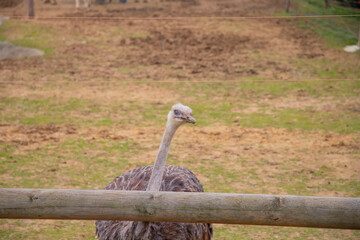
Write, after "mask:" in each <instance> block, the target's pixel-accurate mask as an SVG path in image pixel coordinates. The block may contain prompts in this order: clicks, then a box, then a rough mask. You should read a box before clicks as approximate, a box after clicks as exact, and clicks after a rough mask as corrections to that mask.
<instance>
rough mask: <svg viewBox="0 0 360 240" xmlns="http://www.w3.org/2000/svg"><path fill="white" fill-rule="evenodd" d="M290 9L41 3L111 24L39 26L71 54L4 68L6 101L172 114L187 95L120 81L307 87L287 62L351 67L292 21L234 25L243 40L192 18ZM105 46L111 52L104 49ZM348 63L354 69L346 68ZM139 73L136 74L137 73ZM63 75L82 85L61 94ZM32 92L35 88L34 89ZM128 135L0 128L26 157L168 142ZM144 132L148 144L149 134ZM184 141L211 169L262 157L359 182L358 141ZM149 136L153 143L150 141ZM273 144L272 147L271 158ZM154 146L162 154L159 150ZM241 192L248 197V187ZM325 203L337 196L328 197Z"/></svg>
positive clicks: (268, 137) (219, 132) (204, 133)
mask: <svg viewBox="0 0 360 240" xmlns="http://www.w3.org/2000/svg"><path fill="white" fill-rule="evenodd" d="M65 3H66V1H65ZM282 4H283V2H282V1H266V3H264V1H259V0H258V1H242V2H241V3H240V2H235V1H221V2H220V1H217V2H216V1H211V4H210V3H209V2H205V1H197V2H196V3H194V2H192V1H190V2H186V3H184V2H176V1H175V2H171V3H166V4H161V3H159V2H153V3H149V4H143V7H140V8H139V7H138V5H137V8H136V9H134V5H132V4H129V5H127V6H126V7H123V8H121V9H120V10H119V8H118V7H116V8H115V7H114V6H112V5H109V6H107V7H102V6H94V7H93V8H92V9H91V10H90V11H85V10H75V9H74V8H72V6H70V5H66V4H63V5H61V8H58V7H56V6H46V7H44V6H43V5H40V3H38V5H37V6H38V8H37V13H38V15H37V16H38V17H52V16H58V17H64V18H66V17H89V18H92V19H94V18H96V17H109V19H107V20H106V22H101V21H100V20H99V21H97V20H89V19H87V20H70V21H69V20H66V19H63V20H61V21H60V20H58V21H57V20H51V19H48V20H44V19H39V20H35V21H38V23H39V24H43V25H44V26H51V28H53V29H54V30H55V31H61V32H62V36H63V37H62V44H59V45H58V46H57V47H56V52H55V53H54V54H53V55H54V56H50V57H47V58H31V59H26V60H24V61H16V60H6V61H2V62H0V70H1V75H2V79H6V81H5V82H6V83H7V84H5V85H3V88H2V89H1V92H2V95H3V96H6V97H28V98H31V97H34V96H35V98H39V97H40V98H44V97H57V98H60V99H70V98H83V99H92V100H101V101H102V102H105V103H106V102H109V103H110V102H116V101H121V100H129V101H137V102H138V103H140V104H141V103H146V102H153V101H154V99H159V101H158V102H159V103H161V104H171V103H173V102H175V101H177V99H179V97H180V94H178V93H176V92H175V91H163V88H161V87H158V86H156V85H137V84H136V83H135V84H127V85H120V86H119V85H117V84H116V80H117V79H127V78H131V79H135V80H136V79H139V80H143V79H148V80H155V81H156V80H166V81H178V80H185V81H186V80H189V79H197V80H202V79H206V80H208V79H224V80H229V79H235V78H239V77H241V76H256V75H262V76H264V77H266V78H269V79H294V78H299V77H301V76H297V75H296V74H294V73H293V71H294V70H293V69H292V66H291V64H290V63H289V62H288V60H289V59H291V57H292V56H294V55H296V56H303V57H304V58H309V59H313V58H319V59H325V58H327V59H334V58H339V59H340V61H341V58H345V57H348V55H346V56H345V55H339V54H338V52H337V51H336V50H331V49H325V48H324V47H323V46H322V45H321V41H320V40H319V38H318V37H316V36H315V35H313V34H310V33H306V34H304V33H303V32H300V31H298V30H297V29H296V27H295V25H291V24H289V22H291V21H293V20H276V19H275V20H269V21H261V20H256V19H242V20H239V22H238V23H235V26H239V29H240V30H237V31H238V32H236V31H235V32H234V29H233V27H231V26H233V25H229V24H228V23H229V22H230V23H231V24H234V22H233V20H224V21H220V23H219V21H215V20H214V21H211V20H206V21H205V20H202V19H201V18H199V19H195V20H194V19H191V17H192V16H196V17H203V16H259V14H260V15H270V14H271V13H273V11H275V10H276V9H278V7H279V6H282ZM11 11H12V12H11ZM11 11H10V10H9V12H8V13H13V14H14V15H16V14H19V13H21V11H22V10H21V9H20V10H19V8H17V9H15V10H14V9H13V10H11ZM176 16H181V17H184V16H189V18H188V19H187V18H184V19H182V20H181V21H173V20H167V21H161V20H159V21H148V20H144V19H143V20H140V19H137V18H146V17H164V18H166V17H176ZM119 17H120V18H122V17H132V18H134V19H131V20H122V21H119V20H114V19H112V18H119ZM194 21H195V22H194ZM103 24H105V26H106V27H109V32H107V33H105V32H104V31H101V30H99V29H101V28H103V27H104V26H102V25H103ZM236 24H238V25H236ZM244 25H246V27H244ZM114 27H119V29H118V31H120V32H121V33H122V34H119V32H116V31H117V30H116V29H115V30H114ZM202 29H207V31H201V30H202ZM257 29H261V31H256V30H257ZM74 32H79V33H81V34H82V36H87V37H86V38H87V39H86V42H85V43H84V42H82V41H83V39H79V38H77V37H76V36H74V34H73V33H74ZM133 32H136V33H138V32H141V33H143V34H144V36H145V37H144V36H141V35H140V36H136V35H134V34H133ZM104 44H105V45H108V46H111V47H109V48H104V47H100V46H104ZM113 47H116V48H117V50H116V51H114V48H113ZM250 50H251V51H253V52H254V51H255V52H256V51H262V52H267V53H269V54H270V55H271V54H272V55H275V54H277V53H281V54H279V56H280V57H278V58H276V57H275V60H268V59H257V58H252V57H249V56H250V54H249V51H250ZM350 58H351V56H350ZM354 59H355V58H354ZM99 60H101V64H99V62H98V61H99ZM347 62H351V61H349V60H347ZM354 62H357V61H354ZM53 66H56V67H55V68H54V67H53ZM139 66H140V67H139ZM119 67H121V68H125V70H120V71H119ZM132 68H134V69H136V71H131V69H132ZM128 69H130V70H128ZM64 75H65V76H66V77H67V79H68V80H70V81H71V82H73V85H71V86H66V85H62V84H61V83H62V80H59V78H60V79H62V78H64ZM52 78H54V79H56V80H54V82H55V83H56V84H59V85H56V84H55V86H53V87H52V88H50V89H48V90H47V91H44V89H43V88H42V87H45V86H47V85H48V84H49V83H51V81H52ZM99 79H109V81H108V82H103V81H102V82H98V80H99ZM68 80H67V81H68ZM114 80H115V81H114ZM64 82H66V81H64ZM25 83H26V84H25ZM29 85H31V86H35V87H31V88H29ZM74 86H76V87H74ZM214 97H217V96H214ZM233 97H236V96H233ZM327 100H330V101H327ZM348 101H349V103H350V104H352V105H356V104H359V99H358V98H355V99H349V100H348ZM262 103H266V104H270V105H272V106H274V107H276V108H284V107H298V108H305V107H307V106H312V107H315V109H324V108H328V109H330V110H331V109H334V108H336V106H337V104H338V103H339V102H336V101H333V100H332V99H324V98H312V97H307V96H299V95H298V94H296V93H295V94H294V95H290V96H287V97H282V98H276V99H271V98H268V99H263V100H261V101H260V103H258V104H260V105H261V104H262ZM258 104H254V106H250V108H247V109H239V111H243V112H247V113H251V112H256V111H257V110H258ZM126 128H127V127H126V126H125V127H124V126H122V129H123V130H122V131H121V132H117V131H115V130H113V129H107V128H104V129H102V128H100V129H99V128H97V129H77V128H76V127H75V126H72V125H67V126H57V125H48V126H41V127H29V126H18V125H7V124H5V125H1V126H0V136H1V141H3V142H15V143H18V144H19V151H23V150H25V151H26V150H31V149H36V148H40V147H41V146H43V145H46V143H47V142H49V141H63V140H65V139H67V138H79V137H87V138H104V139H109V138H111V139H117V138H122V137H129V138H133V139H139V140H138V141H144V142H143V143H142V144H145V142H146V143H147V144H150V143H152V142H159V141H160V137H161V134H159V132H161V131H162V130H161V128H146V129H141V128H136V129H128V130H124V129H126ZM144 132H146V134H143V133H144ZM139 133H141V134H139ZM180 134H183V135H184V134H186V136H187V137H186V139H192V140H193V141H194V140H195V142H196V143H197V145H198V147H197V148H195V149H193V151H197V152H198V154H197V155H198V156H203V158H206V159H219V158H224V156H226V158H229V159H231V158H235V157H236V156H246V157H249V158H252V159H256V158H259V157H262V156H263V157H266V159H270V162H269V163H268V164H269V165H270V166H276V165H277V162H278V161H282V160H284V159H285V158H288V159H290V158H297V159H302V161H301V162H304V163H303V164H304V165H307V166H309V168H316V167H317V168H318V167H320V166H321V163H320V162H319V161H313V159H314V158H315V159H320V158H322V159H327V160H329V161H330V162H331V164H332V165H334V166H336V165H338V164H342V165H343V166H354V167H346V168H343V172H342V173H341V174H342V175H348V176H353V175H356V174H359V173H358V169H360V165H359V162H358V161H355V159H354V158H353V157H351V154H342V153H350V152H352V151H354V150H357V149H359V148H360V146H359V143H356V142H355V140H353V139H354V137H353V136H352V135H351V134H349V135H347V134H343V135H339V134H325V133H318V132H315V133H314V132H311V133H294V132H289V131H286V130H282V129H265V130H258V129H246V128H245V129H244V128H240V127H238V126H236V124H234V128H231V129H230V128H229V127H223V126H213V127H204V128H200V129H196V130H188V129H186V130H183V131H182V133H180ZM145 136H151V137H152V138H151V137H150V138H147V139H145ZM154 138H156V140H154ZM142 139H144V140H142ZM182 144H184V145H185V146H190V145H191V144H190V142H189V143H187V142H184V143H182ZM264 144H265V145H266V147H265V148H262V147H263V146H262V145H264ZM152 145H153V149H154V151H156V149H157V146H156V145H157V144H152ZM213 145H219V146H221V148H220V149H218V150H214V149H211V146H213ZM259 146H260V147H259ZM306 148H308V149H311V151H312V154H309V153H308V152H306V153H303V152H301V151H300V150H301V149H306ZM329 153H335V154H329ZM336 153H338V154H336ZM174 154H176V153H174ZM144 155H145V156H146V157H144ZM154 155H155V152H151V153H143V154H140V156H139V158H148V157H149V158H150V159H153V156H154ZM184 156H185V155H184ZM133 161H136V159H134V160H133ZM150 162H151V161H149V163H150ZM299 164H301V163H299ZM319 164H320V165H319ZM230 165H231V164H230ZM318 165H319V166H318ZM229 167H235V166H229ZM271 169H272V172H271V173H267V172H266V173H265V172H264V176H262V177H266V176H271V174H275V172H276V171H277V169H276V168H271ZM239 170H241V169H239ZM264 171H265V170H264ZM266 171H268V170H266ZM260 174H261V173H260ZM339 174H340V173H339ZM270 178H271V177H270ZM205 184H206V183H205ZM240 190H241V187H239V191H240ZM319 194H321V193H319ZM325 195H336V194H335V193H325Z"/></svg>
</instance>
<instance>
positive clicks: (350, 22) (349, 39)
mask: <svg viewBox="0 0 360 240" xmlns="http://www.w3.org/2000/svg"><path fill="white" fill-rule="evenodd" d="M295 4H296V7H292V8H291V14H292V15H358V14H359V13H360V11H359V10H358V9H355V8H349V7H344V6H341V5H340V4H339V3H337V2H335V1H331V4H330V8H327V9H326V8H325V7H324V1H322V0H306V1H303V0H295ZM358 23H359V17H333V18H310V19H304V20H300V24H301V25H302V26H305V27H307V28H309V29H311V30H312V31H314V32H316V33H317V34H319V35H321V36H322V37H324V38H325V39H326V40H327V41H328V42H329V44H330V45H331V46H334V47H339V48H343V47H344V46H346V45H354V44H356V43H357V37H358V28H359V24H358Z"/></svg>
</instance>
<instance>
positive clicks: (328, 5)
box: [325, 0, 330, 8]
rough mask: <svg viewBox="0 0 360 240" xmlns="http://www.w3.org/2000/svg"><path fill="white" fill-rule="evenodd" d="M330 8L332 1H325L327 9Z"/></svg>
mask: <svg viewBox="0 0 360 240" xmlns="http://www.w3.org/2000/svg"><path fill="white" fill-rule="evenodd" d="M329 7H330V1H329V0H325V8H329Z"/></svg>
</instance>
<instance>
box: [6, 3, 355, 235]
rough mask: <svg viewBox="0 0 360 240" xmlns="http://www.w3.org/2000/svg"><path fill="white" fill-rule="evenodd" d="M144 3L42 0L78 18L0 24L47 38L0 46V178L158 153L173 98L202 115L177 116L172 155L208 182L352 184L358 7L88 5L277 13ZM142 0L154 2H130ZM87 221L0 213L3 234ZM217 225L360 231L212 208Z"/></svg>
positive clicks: (95, 170)
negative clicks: (225, 220)
mask: <svg viewBox="0 0 360 240" xmlns="http://www.w3.org/2000/svg"><path fill="white" fill-rule="evenodd" d="M302 2H304V1H302ZM296 3H297V5H296V7H295V6H294V7H293V8H292V10H291V13H290V14H291V15H299V14H303V13H306V14H308V15H313V14H339V13H341V14H354V13H357V14H358V11H356V10H351V9H347V8H344V7H341V6H338V5H332V8H331V9H328V10H326V11H328V12H324V10H322V5H321V4H322V3H323V1H320V0H319V1H314V0H313V1H306V4H305V3H301V2H300V1H296ZM39 4H40V3H39ZM152 4H153V5H151V4H149V5H145V7H144V5H141V4H140V5H136V4H134V3H131V2H129V5H128V6H127V5H118V4H115V3H114V4H111V5H107V6H98V5H95V6H94V8H93V9H92V10H91V11H76V10H75V9H72V8H60V9H59V8H57V7H56V6H48V7H47V8H46V9H45V10H41V9H38V13H39V14H43V16H48V15H51V16H68V17H69V16H70V17H71V16H72V17H76V16H87V17H89V19H87V20H81V21H73V20H67V19H62V20H51V19H47V20H33V21H25V20H21V19H18V20H16V19H12V20H9V21H6V22H4V24H3V25H2V26H0V41H5V40H7V41H10V42H13V43H14V44H17V45H22V46H27V47H36V48H39V49H42V50H44V51H45V55H44V56H42V57H38V58H28V59H21V60H4V61H1V62H0V166H1V168H0V187H3V188H61V189H102V188H104V187H105V186H106V185H107V184H108V183H109V182H110V181H112V180H113V179H114V178H115V177H116V176H118V175H121V174H122V173H124V172H126V171H128V170H131V169H133V168H136V167H139V166H143V165H150V164H152V163H153V161H154V159H155V156H156V152H157V148H158V146H159V144H160V141H161V137H162V131H163V128H164V124H165V121H166V115H167V112H168V111H169V109H170V107H171V106H172V105H173V104H174V103H176V102H182V103H184V104H186V105H188V106H190V107H191V108H192V109H193V110H194V117H195V118H196V119H197V124H196V125H194V126H185V127H183V128H181V129H180V130H179V131H178V133H177V135H176V136H175V139H174V141H173V144H172V147H171V150H170V155H169V159H168V164H169V165H179V166H185V167H187V168H189V169H191V170H192V171H193V172H194V173H195V174H196V175H197V176H198V178H199V179H200V181H201V183H202V184H203V186H204V188H205V191H206V192H226V193H230V192H231V193H254V194H293V195H307V196H333V197H360V161H359V159H360V81H359V77H360V54H359V53H355V54H348V53H345V52H343V51H342V47H343V46H345V45H347V44H355V43H356V33H355V37H354V34H353V32H354V30H353V29H356V27H355V28H354V26H355V25H356V24H358V20H359V18H358V17H357V18H350V19H348V18H344V19H343V18H341V19H340V18H336V19H331V21H332V24H331V25H329V23H328V22H327V21H326V19H320V20H319V19H312V20H306V21H305V20H294V19H289V18H275V19H271V20H269V19H266V20H261V19H260V20H259V19H240V20H237V21H233V20H228V19H215V20H214V19H211V18H206V17H204V18H201V20H199V19H196V18H194V19H192V18H186V19H181V21H180V20H178V21H167V20H163V21H162V20H156V21H150V20H147V21H144V20H139V19H138V20H134V19H133V20H124V21H118V20H106V21H105V20H91V17H98V16H104V17H110V18H111V17H116V16H120V17H124V16H125V17H126V16H128V17H140V18H141V17H149V16H153V15H156V16H160V17H161V16H166V17H168V16H169V14H170V16H171V14H173V15H174V16H178V15H184V16H189V15H190V13H194V14H197V15H199V16H208V15H209V14H210V15H211V14H214V15H216V14H219V15H221V16H239V14H242V15H245V16H248V15H256V16H265V15H266V16H279V15H281V16H282V15H285V14H284V13H283V6H282V5H283V4H282V3H279V1H276V0H274V1H269V3H267V4H268V5H266V4H264V3H263V2H262V1H243V2H241V4H240V3H238V2H236V1H222V2H218V1H203V2H201V4H200V5H194V6H192V5H186V6H183V5H181V6H182V7H181V8H179V7H178V6H179V5H178V4H179V3H176V2H175V3H166V4H165V3H163V4H164V5H161V4H162V3H152ZM212 4H213V5H212ZM215 4H217V5H215ZM138 6H140V7H139V8H141V9H142V8H143V7H144V8H145V9H149V10H147V11H145V10H144V11H140V10H139V11H134V10H131V9H133V7H138ZM159 6H160V7H159ZM213 6H216V8H214V7H213ZM119 9H121V10H122V11H119ZM127 9H128V10H127ZM129 9H130V10H129ZM159 9H160V10H159ZM47 14H48V15H47ZM0 15H1V13H0ZM343 24H345V25H346V26H348V28H344V27H343V26H344V25H343ZM259 29H260V30H261V31H259ZM94 232H95V226H94V222H93V221H59V220H56V221H55V220H36V221H35V220H0V239H94ZM214 232H215V239H229V240H230V239H359V237H360V231H352V230H331V229H330V230H329V229H312V228H287V227H286V228H285V227H259V226H235V225H220V224H216V225H215V230H214Z"/></svg>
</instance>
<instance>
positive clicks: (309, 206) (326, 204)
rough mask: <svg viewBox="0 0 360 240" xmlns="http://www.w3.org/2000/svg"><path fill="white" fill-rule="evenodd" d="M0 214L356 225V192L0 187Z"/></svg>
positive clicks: (359, 219) (359, 205)
mask: <svg viewBox="0 0 360 240" xmlns="http://www.w3.org/2000/svg"><path fill="white" fill-rule="evenodd" d="M0 218H27V219H87V220H96V219H108V220H134V221H164V222H210V223H225V224H247V225H272V226H297V227H317V228H340V229H360V198H335V197H305V196H285V195H256V194H231V193H186V192H144V191H106V190H55V189H11V188H8V189H6V188H2V189H0Z"/></svg>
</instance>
